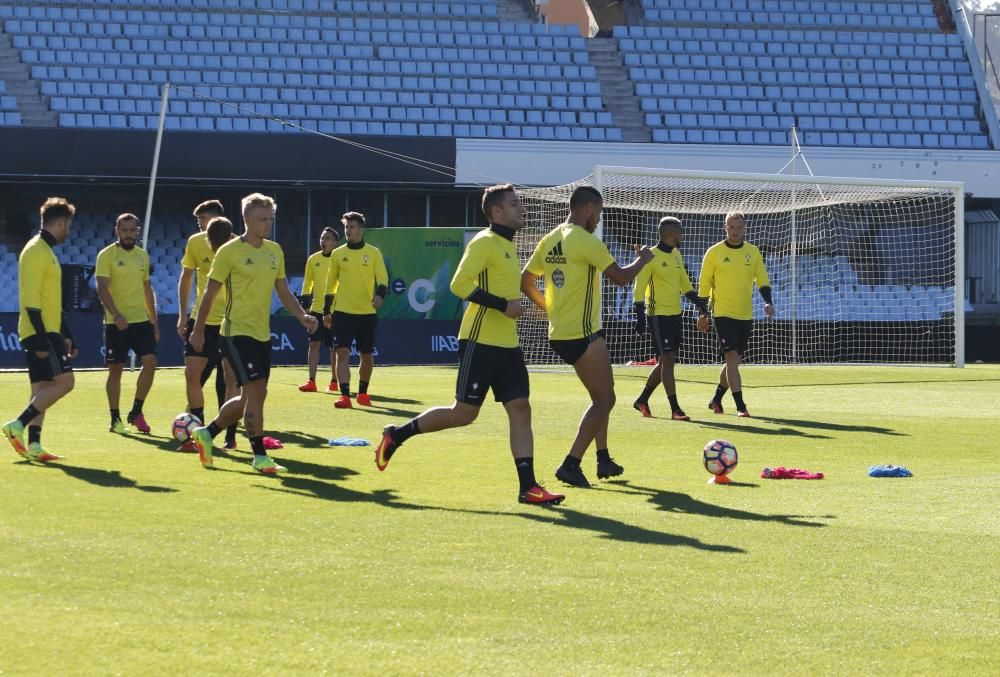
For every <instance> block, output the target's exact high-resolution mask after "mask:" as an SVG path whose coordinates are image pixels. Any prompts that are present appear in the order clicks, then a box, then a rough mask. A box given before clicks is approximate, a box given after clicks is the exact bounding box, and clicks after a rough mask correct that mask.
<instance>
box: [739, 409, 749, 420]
mask: <svg viewBox="0 0 1000 677" xmlns="http://www.w3.org/2000/svg"><path fill="white" fill-rule="evenodd" d="M736 416H738V417H739V418H750V412H749V411H747V410H746V409H744V410H743V411H737V412H736Z"/></svg>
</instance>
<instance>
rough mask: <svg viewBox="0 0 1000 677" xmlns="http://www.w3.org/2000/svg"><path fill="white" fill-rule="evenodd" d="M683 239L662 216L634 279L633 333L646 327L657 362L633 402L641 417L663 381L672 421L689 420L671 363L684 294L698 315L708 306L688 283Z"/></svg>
mask: <svg viewBox="0 0 1000 677" xmlns="http://www.w3.org/2000/svg"><path fill="white" fill-rule="evenodd" d="M683 239H684V227H683V226H682V225H681V222H680V219H676V218H674V217H672V216H665V217H663V218H662V219H661V220H660V241H659V242H658V243H657V245H656V246H655V247H654V248H653V250H652V251H653V260H652V261H651V262H650V263H649V265H647V266H646V267H645V268H643V269H642V272H641V273H639V276H638V277H637V278H635V294H634V296H633V298H634V300H635V332H636V333H637V334H639V335H640V336H642V335H643V334H645V333H646V327H647V325H648V326H649V336H650V339H651V340H652V343H653V350H654V351H656V355H657V359H658V361H657V364H656V366H655V367H653V370H652V371H651V372H649V378H647V379H646V387H645V388H643V390H642V394H641V395H639V398H638V399H637V400H636V401H635V402H634V403H633V404H632V406H633V407H635V408H636V409H637V410H638V411H639V412H640V413H641V414H642V415H643V416H647V417H648V416H652V413H651V412H650V411H649V396H650V395H652V394H653V391H654V390H656V386H658V385H660V383H661V382H662V383H663V389H664V390H665V391H666V392H667V400H668V401H669V402H670V418H671V419H673V420H675V421H689V420H691V419H690V417H689V416H688V415H687V414H685V413H684V410H683V409H681V406H680V404H678V402H677V384H676V381H675V380H674V364H675V363H676V361H677V352H678V351H679V350H680V347H681V335H682V331H681V327H682V325H681V318H682V315H681V301H680V297H681V295H682V294H683V295H684V296H685V297H687V299H688V300H689V301H691V303H693V304H695V305H696V306H697V307H698V311H699V312H700V313H701V315H705V314H707V313H708V306H706V305H705V302H704V301H702V300H701V299H700V298H698V294H697V293H696V292H695V291H694V287H692V286H691V278H689V277H688V274H687V270H686V269H685V268H684V259H683V258H681V252H680V249H678V247H680V246H681V242H682V241H683Z"/></svg>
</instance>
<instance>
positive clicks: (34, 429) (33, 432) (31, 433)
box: [28, 425, 42, 444]
mask: <svg viewBox="0 0 1000 677" xmlns="http://www.w3.org/2000/svg"><path fill="white" fill-rule="evenodd" d="M41 443H42V426H40V425H29V426H28V444H41Z"/></svg>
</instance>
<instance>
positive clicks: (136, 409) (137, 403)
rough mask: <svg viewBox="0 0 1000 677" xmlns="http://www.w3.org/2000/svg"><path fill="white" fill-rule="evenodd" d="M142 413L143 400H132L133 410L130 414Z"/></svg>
mask: <svg viewBox="0 0 1000 677" xmlns="http://www.w3.org/2000/svg"><path fill="white" fill-rule="evenodd" d="M141 413H142V400H132V411H130V412H129V413H128V415H129V416H136V415H138V414H141Z"/></svg>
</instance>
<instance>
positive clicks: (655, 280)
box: [633, 245, 694, 316]
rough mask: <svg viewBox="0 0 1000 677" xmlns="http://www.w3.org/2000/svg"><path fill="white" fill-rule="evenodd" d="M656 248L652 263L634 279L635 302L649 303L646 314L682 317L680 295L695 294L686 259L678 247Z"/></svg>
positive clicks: (660, 246) (653, 250) (658, 246)
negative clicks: (691, 292)
mask: <svg viewBox="0 0 1000 677" xmlns="http://www.w3.org/2000/svg"><path fill="white" fill-rule="evenodd" d="M663 246H664V245H657V246H656V247H653V248H652V249H651V250H650V251H652V252H653V260H652V261H650V262H649V263H647V264H646V265H645V266H643V268H642V270H641V271H640V272H639V275H638V277H636V278H635V293H634V295H633V300H634V301H636V302H637V303H638V302H640V301H643V302H645V304H646V314H647V315H650V316H652V315H680V314H681V295H682V294H687V293H688V292H689V291H693V290H694V287H692V286H691V278H690V277H688V274H687V269H685V268H684V259H682V258H681V252H680V250H679V249H677V248H671V249H670V251H667V250H666V249H664V248H663Z"/></svg>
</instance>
